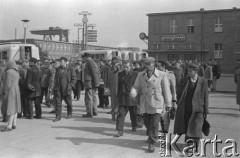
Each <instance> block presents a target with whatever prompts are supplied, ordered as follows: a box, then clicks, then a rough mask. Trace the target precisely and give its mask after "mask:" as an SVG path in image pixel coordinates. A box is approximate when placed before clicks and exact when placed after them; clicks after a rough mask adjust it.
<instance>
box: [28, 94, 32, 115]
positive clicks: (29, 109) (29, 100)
mask: <svg viewBox="0 0 240 158" xmlns="http://www.w3.org/2000/svg"><path fill="white" fill-rule="evenodd" d="M28 117H30V118H32V117H33V99H30V98H28Z"/></svg>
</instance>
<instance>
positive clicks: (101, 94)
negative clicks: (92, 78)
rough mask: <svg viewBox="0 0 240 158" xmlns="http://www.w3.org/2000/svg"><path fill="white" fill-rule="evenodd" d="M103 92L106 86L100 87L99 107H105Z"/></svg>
mask: <svg viewBox="0 0 240 158" xmlns="http://www.w3.org/2000/svg"><path fill="white" fill-rule="evenodd" d="M103 93H104V88H103V87H101V88H98V98H99V107H103V104H104V96H103Z"/></svg>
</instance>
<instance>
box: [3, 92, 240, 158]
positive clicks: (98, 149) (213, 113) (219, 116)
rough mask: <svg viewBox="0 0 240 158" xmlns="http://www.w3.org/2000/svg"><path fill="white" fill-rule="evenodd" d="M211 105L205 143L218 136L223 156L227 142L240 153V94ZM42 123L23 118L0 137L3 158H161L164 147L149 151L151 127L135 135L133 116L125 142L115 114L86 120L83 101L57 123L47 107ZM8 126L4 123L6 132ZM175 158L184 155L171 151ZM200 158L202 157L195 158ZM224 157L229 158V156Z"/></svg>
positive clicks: (218, 97) (220, 96) (215, 98)
mask: <svg viewBox="0 0 240 158" xmlns="http://www.w3.org/2000/svg"><path fill="white" fill-rule="evenodd" d="M209 97H210V100H209V110H210V114H209V115H208V121H209V122H210V124H211V128H210V130H211V132H210V135H209V136H208V137H206V136H204V137H203V139H210V140H213V139H214V137H215V134H217V136H218V138H219V139H222V142H223V143H222V144H219V146H218V151H219V152H221V151H222V149H223V148H224V147H226V146H227V145H229V144H227V143H225V141H226V140H227V139H233V140H234V141H236V143H237V145H238V146H237V152H238V153H240V148H239V145H240V119H239V118H240V117H239V116H240V112H239V106H238V105H236V103H235V94H234V93H211V94H210V96H209ZM42 110H43V115H42V116H43V118H42V119H33V120H28V119H24V118H22V119H18V123H17V129H16V130H13V131H10V132H0V158H113V157H114V158H135V157H136V158H157V157H160V155H159V143H158V144H157V146H156V148H155V149H156V150H155V152H154V153H148V152H147V145H148V144H147V142H146V140H147V136H146V135H145V134H146V129H145V127H143V128H141V129H137V131H136V132H132V131H131V123H130V118H129V114H128V115H127V117H126V121H125V127H124V135H123V136H122V137H119V138H115V137H113V135H114V134H116V132H117V131H116V130H115V127H116V124H115V123H116V122H114V121H112V120H111V115H109V114H106V112H108V111H109V110H110V109H98V110H99V111H98V116H95V117H93V118H82V115H83V114H85V106H84V101H83V96H81V99H80V101H73V118H72V119H70V120H67V119H65V117H66V108H63V116H62V120H61V121H60V122H53V121H52V120H53V119H54V118H55V115H54V114H49V112H50V111H51V110H52V109H51V108H47V107H46V106H45V105H42ZM173 124H174V121H171V126H170V131H169V133H172V131H173ZM5 125H6V123H3V122H0V128H3V127H4V126H5ZM183 140H184V136H182V137H181V138H180V139H179V141H178V142H177V145H178V147H179V148H180V150H182V149H183V147H184V141H183ZM212 149H213V145H212V144H211V143H210V144H207V148H206V154H207V156H206V157H215V156H214V154H213V151H212ZM170 153H171V157H176V158H177V157H179V155H178V154H177V153H176V152H175V151H173V150H171V152H170ZM193 157H197V156H193ZM221 157H225V156H224V155H223V156H221Z"/></svg>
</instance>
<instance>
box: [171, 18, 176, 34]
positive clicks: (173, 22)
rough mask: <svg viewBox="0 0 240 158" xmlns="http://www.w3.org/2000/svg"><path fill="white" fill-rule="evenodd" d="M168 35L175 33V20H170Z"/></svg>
mask: <svg viewBox="0 0 240 158" xmlns="http://www.w3.org/2000/svg"><path fill="white" fill-rule="evenodd" d="M170 33H177V25H176V20H170Z"/></svg>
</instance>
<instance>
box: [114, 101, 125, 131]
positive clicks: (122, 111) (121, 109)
mask: <svg viewBox="0 0 240 158" xmlns="http://www.w3.org/2000/svg"><path fill="white" fill-rule="evenodd" d="M127 113H128V108H127V107H126V106H120V107H119V109H118V115H117V122H116V129H117V130H119V131H123V126H124V120H125V117H126V115H127Z"/></svg>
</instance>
